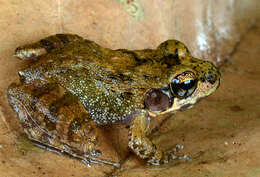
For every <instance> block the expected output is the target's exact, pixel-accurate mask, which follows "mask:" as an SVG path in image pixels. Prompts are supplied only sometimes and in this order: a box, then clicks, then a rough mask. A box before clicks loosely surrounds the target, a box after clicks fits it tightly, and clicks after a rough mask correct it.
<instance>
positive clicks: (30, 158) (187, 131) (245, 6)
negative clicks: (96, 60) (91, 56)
mask: <svg viewBox="0 0 260 177" xmlns="http://www.w3.org/2000/svg"><path fill="white" fill-rule="evenodd" d="M259 3H260V2H259V1H258V0H249V1H243V0H236V1H232V0H230V1H226V0H219V1H205V0H175V1H173V0H164V1H159V0H149V1H148V0H77V1H72V0H71V1H70V0H67V1H65V0H56V1H52V0H46V1H33V0H26V1H21V0H8V1H4V0H0V34H1V36H0V117H1V119H0V176H112V174H114V175H117V176H248V177H258V176H260V152H259V151H260V150H259V149H260V148H259V147H260V141H259V139H260V133H259V130H260V120H259V119H260V111H259V110H260V107H259V103H260V99H259V94H260V89H259V88H260V83H259V80H260V79H259V76H260V66H259V65H260V64H259V63H260V62H259V59H260V58H259V56H260V53H259V52H260V50H259V46H260V43H259V42H260V29H259V17H260V9H259V5H260V4H259ZM67 32H70V33H77V34H79V35H81V36H83V37H85V38H88V39H90V40H94V41H96V42H97V43H99V44H101V45H102V46H104V47H109V48H113V49H116V48H128V49H142V48H154V47H156V46H157V45H158V44H159V43H161V42H162V41H164V40H166V39H170V38H174V39H178V40H181V41H183V42H184V43H185V44H186V45H187V46H188V48H189V49H190V50H191V52H192V54H193V55H194V56H196V57H199V58H204V59H207V60H211V61H214V62H215V63H217V64H218V65H220V64H222V67H221V72H222V85H221V87H220V88H219V90H218V91H217V92H216V93H215V94H214V95H212V96H211V97H209V98H207V99H206V100H205V101H203V102H202V103H200V104H199V105H197V106H196V107H195V108H194V109H192V110H187V111H184V112H180V113H177V114H176V115H175V116H174V118H172V119H169V120H168V121H167V122H166V123H165V124H164V125H163V126H162V127H161V129H160V130H159V131H158V132H157V133H156V134H155V135H154V140H155V141H159V142H160V143H161V145H162V146H163V147H164V148H170V147H173V146H174V145H175V144H176V143H180V144H183V145H184V150H183V153H185V154H189V155H190V156H191V157H192V158H193V161H192V162H191V163H189V162H183V161H179V162H176V163H171V164H168V165H163V166H158V167H151V166H145V164H144V163H143V162H142V161H140V160H139V159H137V158H136V157H135V156H134V155H133V154H127V153H126V147H124V146H123V145H122V147H121V146H119V147H117V148H118V149H119V151H120V152H119V154H121V155H122V156H124V157H127V158H126V160H125V161H124V163H123V167H122V168H121V169H120V170H115V169H112V168H111V167H107V166H105V167H102V166H97V165H95V166H93V167H92V168H88V167H86V166H84V165H83V164H82V163H80V162H78V161H76V160H73V159H70V158H67V157H63V156H58V155H56V154H53V153H50V152H45V151H43V150H40V149H38V148H35V147H34V146H32V145H31V144H30V143H29V142H28V141H27V140H26V138H24V137H23V136H22V135H21V133H20V132H19V126H18V124H17V122H16V119H15V118H14V117H15V116H14V114H13V113H12V112H11V111H10V108H9V107H8V105H7V103H6V99H5V90H6V88H7V86H8V85H9V84H10V83H11V82H13V81H16V80H17V79H18V77H17V70H19V68H22V67H23V66H24V65H25V63H23V62H21V61H19V60H17V59H15V58H14V57H13V56H12V54H13V51H14V49H15V48H16V47H17V46H19V45H23V44H26V43H30V42H34V41H37V40H39V39H41V38H43V37H46V36H48V35H51V34H55V33H67ZM226 59H228V61H227V62H226V63H224V64H223V61H225V60H226ZM107 131H110V133H111V134H112V135H114V141H113V142H114V143H116V142H119V141H120V138H119V137H118V133H115V132H116V131H115V132H114V131H113V130H112V131H111V129H109V130H107ZM121 131H122V132H126V130H121ZM122 137H123V138H122ZM122 137H121V139H125V138H126V137H125V136H122ZM173 137H174V138H173ZM105 139H106V138H105V137H104V141H105ZM171 139H172V140H171ZM169 140H171V141H169ZM123 144H124V143H123ZM112 152H113V153H112ZM107 153H108V154H110V155H113V158H119V157H114V156H117V155H116V153H115V152H114V151H113V150H112V149H111V148H110V149H109V148H108V149H107Z"/></svg>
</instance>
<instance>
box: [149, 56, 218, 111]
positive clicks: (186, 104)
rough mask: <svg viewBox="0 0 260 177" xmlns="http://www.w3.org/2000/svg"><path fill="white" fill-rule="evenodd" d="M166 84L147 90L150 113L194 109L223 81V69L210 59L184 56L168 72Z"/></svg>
mask: <svg viewBox="0 0 260 177" xmlns="http://www.w3.org/2000/svg"><path fill="white" fill-rule="evenodd" d="M166 80H167V83H166V84H165V85H167V87H165V88H152V89H150V90H148V91H147V92H146V95H145V107H146V109H148V111H149V113H150V115H151V116H156V115H159V114H165V113H169V112H176V111H179V110H183V109H187V108H191V107H192V106H193V105H194V104H196V103H197V102H198V101H200V100H201V99H202V98H204V97H207V96H209V95H210V94H212V93H213V92H214V91H215V90H216V89H217V88H218V86H219V84H220V72H219V71H218V69H217V68H216V67H215V66H214V64H213V63H211V62H209V61H203V60H199V59H196V58H194V57H191V56H189V57H187V58H183V59H182V60H181V62H180V64H178V65H173V66H171V67H170V69H169V70H168V71H167V79H166Z"/></svg>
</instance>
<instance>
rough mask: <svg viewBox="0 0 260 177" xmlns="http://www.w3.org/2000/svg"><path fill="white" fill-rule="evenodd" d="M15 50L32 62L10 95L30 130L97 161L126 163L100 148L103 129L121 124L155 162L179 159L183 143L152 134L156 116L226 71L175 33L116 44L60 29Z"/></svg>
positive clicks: (202, 91) (209, 87) (195, 98)
mask: <svg viewBox="0 0 260 177" xmlns="http://www.w3.org/2000/svg"><path fill="white" fill-rule="evenodd" d="M14 56H16V57H17V58H19V59H21V60H24V61H27V63H26V67H24V68H23V69H21V70H20V71H18V75H19V82H14V83H11V84H10V85H9V87H8V89H7V93H6V97H7V100H8V102H9V104H10V106H11V108H12V109H13V110H14V112H16V113H17V117H18V120H19V122H20V124H21V127H22V128H23V130H24V132H25V134H26V135H27V137H28V138H29V139H30V140H31V141H32V142H34V143H35V144H36V145H38V146H40V147H42V148H45V149H47V150H51V151H54V152H57V153H66V154H69V155H70V156H72V157H74V158H77V159H79V160H81V161H82V162H84V163H86V164H87V165H89V166H91V164H93V163H97V164H107V165H112V166H115V167H120V162H114V161H111V160H110V159H104V158H103V157H102V152H101V151H100V150H99V143H100V142H99V133H98V129H100V128H101V129H102V128H103V127H104V126H106V127H109V126H110V125H115V124H122V125H126V126H127V127H128V132H129V134H128V147H129V149H130V150H131V151H133V152H134V154H136V155H137V156H138V157H139V158H140V159H143V160H144V161H146V162H147V163H148V164H151V165H162V164H167V163H169V162H172V161H173V160H176V159H178V158H179V156H178V155H177V154H176V148H173V149H170V150H162V148H161V147H160V144H156V143H154V142H153V141H152V140H151V138H150V137H149V134H150V132H151V129H152V126H150V125H151V124H150V122H151V121H152V120H156V119H157V118H160V117H169V115H170V117H171V115H172V114H174V113H175V112H178V111H181V110H185V109H189V108H191V107H193V106H194V105H195V104H196V103H197V102H199V101H200V100H201V99H203V98H205V97H207V96H209V95H211V94H212V93H214V92H215V91H216V89H217V88H218V87H219V84H220V76H221V75H220V72H219V70H218V69H217V67H216V66H215V65H214V64H213V63H212V62H210V61H205V60H201V59H198V58H195V57H193V56H192V55H191V53H190V51H189V50H188V48H187V47H186V46H185V45H184V44H183V43H182V42H180V41H178V40H173V39H170V40H166V41H164V42H162V43H161V44H160V45H158V47H157V48H155V49H151V48H146V49H142V50H140V49H139V50H128V49H114V50H112V49H109V48H105V47H101V46H100V45H98V44H97V43H95V42H93V41H91V40H87V39H84V38H83V37H81V36H79V35H76V34H54V35H51V36H48V37H46V38H44V39H41V40H39V41H37V42H34V43H32V44H26V45H24V46H21V47H18V48H17V49H16V50H15V52H14ZM111 127H112V126H111Z"/></svg>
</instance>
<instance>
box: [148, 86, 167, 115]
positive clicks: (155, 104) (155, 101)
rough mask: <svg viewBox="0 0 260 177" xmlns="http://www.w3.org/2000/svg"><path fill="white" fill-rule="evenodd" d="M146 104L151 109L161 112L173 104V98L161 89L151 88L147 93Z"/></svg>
mask: <svg viewBox="0 0 260 177" xmlns="http://www.w3.org/2000/svg"><path fill="white" fill-rule="evenodd" d="M144 104H145V107H146V108H147V109H149V110H150V111H155V112H157V111H159V112H161V111H165V110H166V109H167V108H169V107H170V106H171V100H170V98H169V97H168V95H166V94H164V93H163V92H162V91H160V90H159V89H151V90H149V91H148V92H147V93H146V94H145V100H144Z"/></svg>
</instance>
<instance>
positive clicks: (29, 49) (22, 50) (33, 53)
mask: <svg viewBox="0 0 260 177" xmlns="http://www.w3.org/2000/svg"><path fill="white" fill-rule="evenodd" d="M78 40H83V38H82V37H80V36H78V35H75V34H56V35H52V36H49V37H47V38H44V39H42V40H40V41H38V42H36V43H32V44H27V45H24V46H22V47H18V48H17V49H16V50H15V53H14V56H16V57H17V58H20V59H22V60H26V59H31V58H34V59H36V58H37V57H39V56H41V55H45V54H47V53H48V52H50V51H51V50H53V49H56V48H60V47H64V46H65V45H66V44H68V43H70V42H75V41H78Z"/></svg>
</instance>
